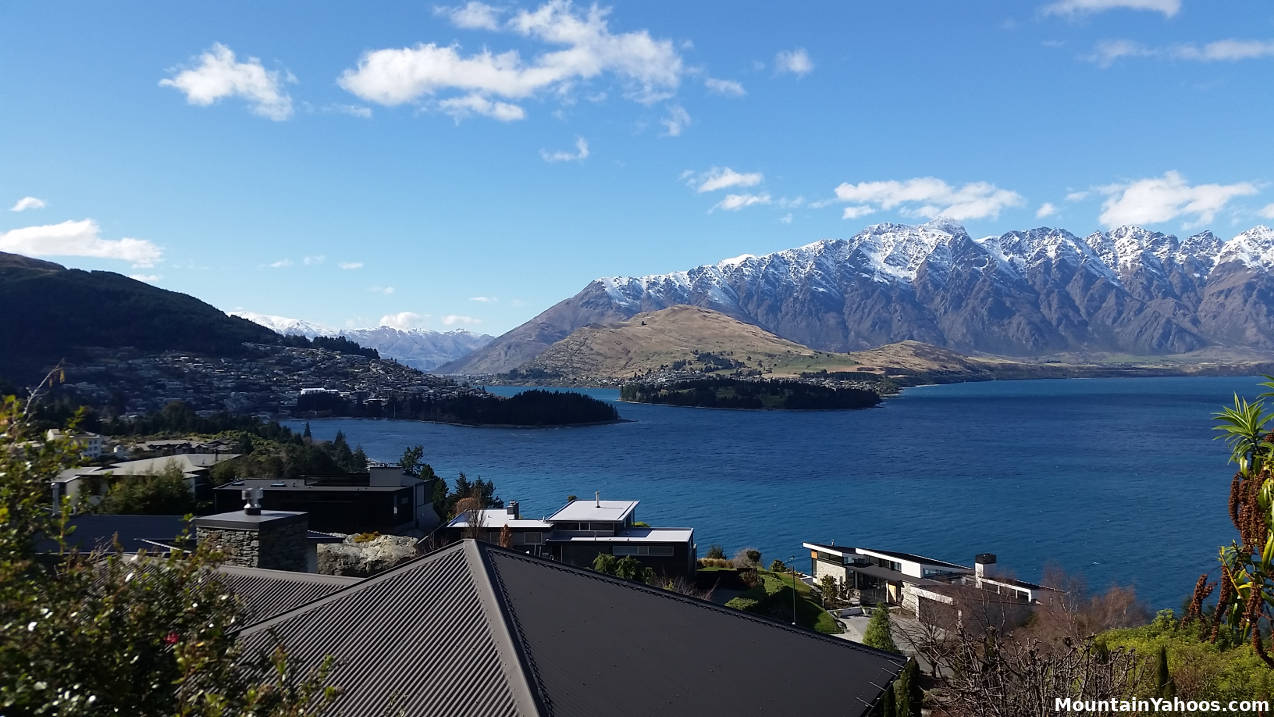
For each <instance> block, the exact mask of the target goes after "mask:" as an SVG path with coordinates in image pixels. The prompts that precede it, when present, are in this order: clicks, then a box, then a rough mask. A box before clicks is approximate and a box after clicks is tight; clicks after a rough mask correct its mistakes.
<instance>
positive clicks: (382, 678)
mask: <svg viewBox="0 0 1274 717" xmlns="http://www.w3.org/2000/svg"><path fill="white" fill-rule="evenodd" d="M484 572H485V569H484V568H483V566H482V564H481V560H480V559H479V558H478V553H477V550H476V549H475V548H474V547H473V545H472V543H470V542H469V541H465V542H464V543H457V544H456V545H453V546H451V547H449V548H444V549H443V550H440V551H437V552H434V553H431V554H429V555H426V556H424V557H422V558H418V559H416V560H414V561H412V562H410V563H407V564H405V565H403V566H401V567H398V568H395V569H393V570H390V571H387V572H384V573H381V574H380V575H377V576H374V577H371V578H368V579H366V580H364V581H362V582H360V583H358V584H357V585H354V586H351V587H348V588H346V589H344V590H341V591H340V592H336V593H332V594H331V595H328V596H327V597H324V598H320V599H319V600H317V601H315V602H312V603H310V604H308V605H304V606H302V607H300V608H297V609H296V610H293V611H291V612H288V613H285V614H283V615H279V616H277V617H275V618H273V619H270V620H266V621H263V622H260V623H257V624H255V625H252V626H249V627H248V628H246V629H244V630H243V632H242V633H241V635H242V640H243V643H242V644H243V646H244V647H245V648H246V650H247V652H248V654H250V655H251V654H255V653H256V652H257V651H259V650H270V649H272V647H273V646H274V641H273V637H272V635H277V636H278V639H279V640H280V641H281V642H282V643H283V644H284V645H285V646H286V648H287V652H288V656H289V658H290V659H296V660H298V662H299V663H300V664H302V665H304V666H306V667H308V668H313V667H314V666H316V665H318V664H319V662H320V661H321V660H322V659H323V658H324V657H325V656H328V655H331V656H333V657H335V658H336V660H337V663H336V666H335V668H334V669H333V671H332V673H331V677H330V683H331V684H332V685H335V686H337V687H339V688H341V690H342V691H343V694H342V695H341V697H340V698H338V701H337V702H336V705H335V708H334V709H335V712H336V713H337V714H342V715H382V714H405V715H420V714H430V715H526V714H536V708H535V706H534V697H533V695H532V693H531V691H530V688H529V686H528V685H527V682H526V680H525V678H524V677H523V671H522V668H521V666H520V664H519V661H518V657H517V653H516V650H515V648H514V645H513V641H512V639H511V638H510V636H509V634H508V631H507V629H505V628H504V623H503V621H502V620H500V619H499V610H498V608H496V606H495V604H494V597H493V595H492V592H491V590H490V588H489V587H485V585H486V583H487V578H486V577H485V575H484Z"/></svg>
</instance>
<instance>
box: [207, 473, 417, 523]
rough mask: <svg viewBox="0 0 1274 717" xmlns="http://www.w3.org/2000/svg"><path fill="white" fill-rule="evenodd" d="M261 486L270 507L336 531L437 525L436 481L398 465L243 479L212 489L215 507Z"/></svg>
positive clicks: (228, 505)
mask: <svg viewBox="0 0 1274 717" xmlns="http://www.w3.org/2000/svg"><path fill="white" fill-rule="evenodd" d="M253 488H255V489H259V490H260V491H261V492H262V500H261V504H262V505H263V506H265V507H267V508H269V509H271V510H292V511H303V512H306V513H309V515H310V527H311V528H313V529H314V530H322V531H328V532H336V533H370V532H380V533H396V534H403V533H407V532H413V531H415V532H421V531H430V530H433V529H434V528H435V527H436V526H437V525H438V516H437V514H435V513H434V509H433V501H432V496H433V483H432V482H431V481H427V480H421V479H420V478H417V477H415V476H410V475H407V474H405V473H403V471H402V469H401V468H398V467H396V466H395V467H389V468H386V467H373V468H370V469H369V470H368V472H367V473H354V474H350V475H345V476H307V477H303V478H282V479H271V478H245V479H243V480H238V481H234V482H233V483H228V484H226V485H224V486H221V487H219V488H217V489H215V490H213V491H212V493H213V506H214V509H215V510H217V511H230V510H234V509H235V508H237V507H241V506H242V505H243V498H242V492H243V491H244V490H245V489H253Z"/></svg>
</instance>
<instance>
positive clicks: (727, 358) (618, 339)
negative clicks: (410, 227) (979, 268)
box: [521, 305, 1005, 380]
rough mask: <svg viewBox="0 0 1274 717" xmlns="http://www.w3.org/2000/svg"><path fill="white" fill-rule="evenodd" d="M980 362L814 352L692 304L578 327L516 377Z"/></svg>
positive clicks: (972, 367) (895, 347)
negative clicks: (608, 323) (666, 370)
mask: <svg viewBox="0 0 1274 717" xmlns="http://www.w3.org/2000/svg"><path fill="white" fill-rule="evenodd" d="M1004 363H1005V361H1004V360H1002V359H996V360H994V361H987V360H982V359H977V358H971V357H968V356H964V355H961V354H959V353H956V352H955V351H950V350H948V349H943V348H939V347H937V346H931V345H929V344H925V343H921V342H919V341H904V342H901V343H896V344H889V345H888V346H881V347H879V348H875V349H870V350H868V351H859V352H855V353H849V354H838V353H830V352H826V351H815V350H814V349H811V348H809V347H806V346H802V345H800V344H798V343H794V342H792V341H788V340H786V339H782V338H779V337H778V336H775V335H774V334H771V333H770V332H768V331H765V330H764V329H761V328H759V327H757V326H753V325H752V324H746V323H743V322H742V321H738V320H736V319H732V318H730V317H729V316H726V315H725V314H722V313H720V312H717V311H712V310H711V309H704V308H701V307H697V306H684V305H683V306H673V307H671V308H667V309H662V310H660V311H652V312H646V313H642V314H638V315H636V316H634V317H633V318H631V319H628V320H626V321H622V322H619V323H616V324H611V325H607V326H585V327H583V328H580V329H576V330H575V331H574V332H572V333H571V334H570V335H569V336H567V337H566V338H565V339H562V340H561V341H558V342H557V343H554V344H553V345H551V346H550V347H549V348H548V349H547V350H545V351H544V352H543V353H541V354H540V355H539V356H537V357H535V358H534V359H532V360H531V361H529V362H527V363H525V364H523V366H522V367H521V369H522V371H523V372H543V373H545V374H548V375H552V376H559V377H562V378H564V379H568V380H586V379H589V378H614V379H624V378H631V377H633V376H638V375H642V374H645V373H646V372H649V371H659V370H663V369H686V370H704V371H710V372H732V371H734V370H736V369H758V370H761V371H764V372H765V373H766V374H767V375H769V376H773V377H780V376H796V375H799V374H801V373H803V372H810V371H814V372H817V371H824V370H825V371H828V372H837V371H866V372H871V373H882V374H886V375H891V376H897V375H913V374H930V373H939V374H948V373H950V374H964V375H968V376H970V377H976V376H981V375H983V374H986V373H988V372H989V369H990V367H991V366H992V365H997V366H998V365H1002V364H1004Z"/></svg>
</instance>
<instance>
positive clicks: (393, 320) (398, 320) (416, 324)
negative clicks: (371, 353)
mask: <svg viewBox="0 0 1274 717" xmlns="http://www.w3.org/2000/svg"><path fill="white" fill-rule="evenodd" d="M428 318H429V314H417V313H415V312H414V311H400V312H398V313H396V314H386V315H384V316H382V317H380V322H379V323H378V324H377V325H378V326H388V327H390V328H394V329H398V330H399V331H406V330H408V329H418V328H421V327H422V326H424V324H425V319H428Z"/></svg>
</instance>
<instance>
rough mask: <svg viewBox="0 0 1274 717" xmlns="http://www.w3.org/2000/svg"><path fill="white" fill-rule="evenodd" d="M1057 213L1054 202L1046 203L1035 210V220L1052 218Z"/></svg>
mask: <svg viewBox="0 0 1274 717" xmlns="http://www.w3.org/2000/svg"><path fill="white" fill-rule="evenodd" d="M1056 213H1057V206H1056V205H1054V204H1053V203H1052V202H1044V203H1043V204H1041V205H1040V208H1039V209H1036V210H1035V218H1036V219H1043V218H1044V217H1051V216H1053V215H1054V214H1056Z"/></svg>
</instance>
